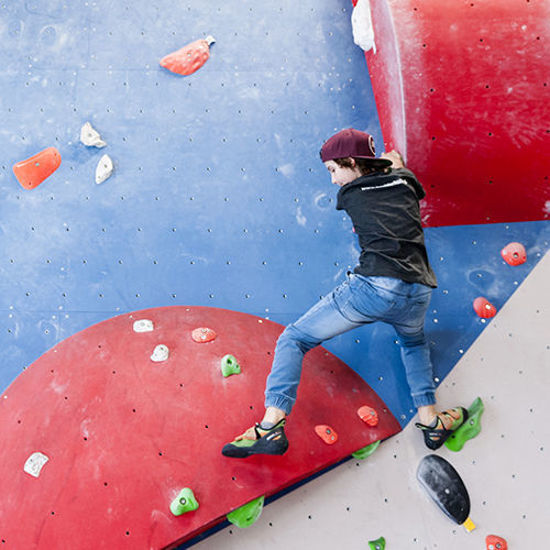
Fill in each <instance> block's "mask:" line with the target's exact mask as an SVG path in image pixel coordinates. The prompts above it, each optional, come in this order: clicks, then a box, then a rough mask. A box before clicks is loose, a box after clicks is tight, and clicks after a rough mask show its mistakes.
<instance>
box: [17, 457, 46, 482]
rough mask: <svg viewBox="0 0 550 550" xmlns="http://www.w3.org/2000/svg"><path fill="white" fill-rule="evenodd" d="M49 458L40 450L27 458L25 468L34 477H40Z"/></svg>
mask: <svg viewBox="0 0 550 550" xmlns="http://www.w3.org/2000/svg"><path fill="white" fill-rule="evenodd" d="M48 460H49V458H48V457H47V456H46V455H45V454H43V453H40V452H36V453H33V454H32V455H31V456H29V458H27V460H26V462H25V465H24V466H23V470H24V471H25V472H27V474H30V475H31V476H33V477H38V476H39V475H40V472H41V471H42V468H43V467H44V465H45V464H46V462H48Z"/></svg>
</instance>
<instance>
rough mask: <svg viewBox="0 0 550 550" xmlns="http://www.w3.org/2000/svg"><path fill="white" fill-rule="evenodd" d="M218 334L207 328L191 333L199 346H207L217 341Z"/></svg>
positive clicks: (197, 329)
mask: <svg viewBox="0 0 550 550" xmlns="http://www.w3.org/2000/svg"><path fill="white" fill-rule="evenodd" d="M216 336H217V334H216V333H215V332H214V331H213V330H212V329H211V328H206V327H200V328H196V329H195V330H194V331H193V332H192V333H191V338H193V340H195V342H198V343H199V344H205V343H206V342H211V341H212V340H215V339H216Z"/></svg>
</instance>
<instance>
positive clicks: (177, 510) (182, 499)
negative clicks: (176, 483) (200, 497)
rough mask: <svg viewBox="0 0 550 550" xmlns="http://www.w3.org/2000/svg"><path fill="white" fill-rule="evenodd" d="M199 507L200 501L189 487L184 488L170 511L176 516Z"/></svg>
mask: <svg viewBox="0 0 550 550" xmlns="http://www.w3.org/2000/svg"><path fill="white" fill-rule="evenodd" d="M198 507H199V503H198V502H197V499H196V498H195V495H194V494H193V491H192V490H191V489H189V487H185V489H182V490H181V492H180V494H179V495H178V496H177V497H176V498H175V499H174V500H173V501H172V504H170V511H171V512H172V514H174V515H175V516H181V515H182V514H185V513H187V512H193V511H194V510H196V509H197V508H198Z"/></svg>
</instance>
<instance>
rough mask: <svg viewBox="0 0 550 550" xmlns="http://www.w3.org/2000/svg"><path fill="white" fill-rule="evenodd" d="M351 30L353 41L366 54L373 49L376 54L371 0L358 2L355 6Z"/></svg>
mask: <svg viewBox="0 0 550 550" xmlns="http://www.w3.org/2000/svg"><path fill="white" fill-rule="evenodd" d="M351 28H352V32H353V41H354V42H355V43H356V44H357V45H358V46H359V47H360V48H362V49H363V50H365V51H366V52H368V51H369V50H370V49H372V51H373V53H376V43H375V41H374V29H373V26H372V18H371V14H370V5H369V0H358V2H357V4H355V7H354V8H353V12H352V14H351Z"/></svg>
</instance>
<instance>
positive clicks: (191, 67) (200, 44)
mask: <svg viewBox="0 0 550 550" xmlns="http://www.w3.org/2000/svg"><path fill="white" fill-rule="evenodd" d="M213 42H214V38H212V37H211V36H207V37H206V38H205V39H200V40H195V41H194V42H191V43H190V44H187V46H184V47H183V48H181V49H179V50H177V51H175V52H172V53H170V54H168V55H167V56H165V57H163V58H162V59H161V60H160V65H161V67H164V68H165V69H168V70H169V71H171V72H173V73H177V74H181V75H184V76H187V75H190V74H193V73H194V72H195V71H196V70H198V69H200V68H201V67H202V66H203V65H204V64H205V63H206V62H207V61H208V58H209V57H210V45H211V44H212V43H213Z"/></svg>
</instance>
